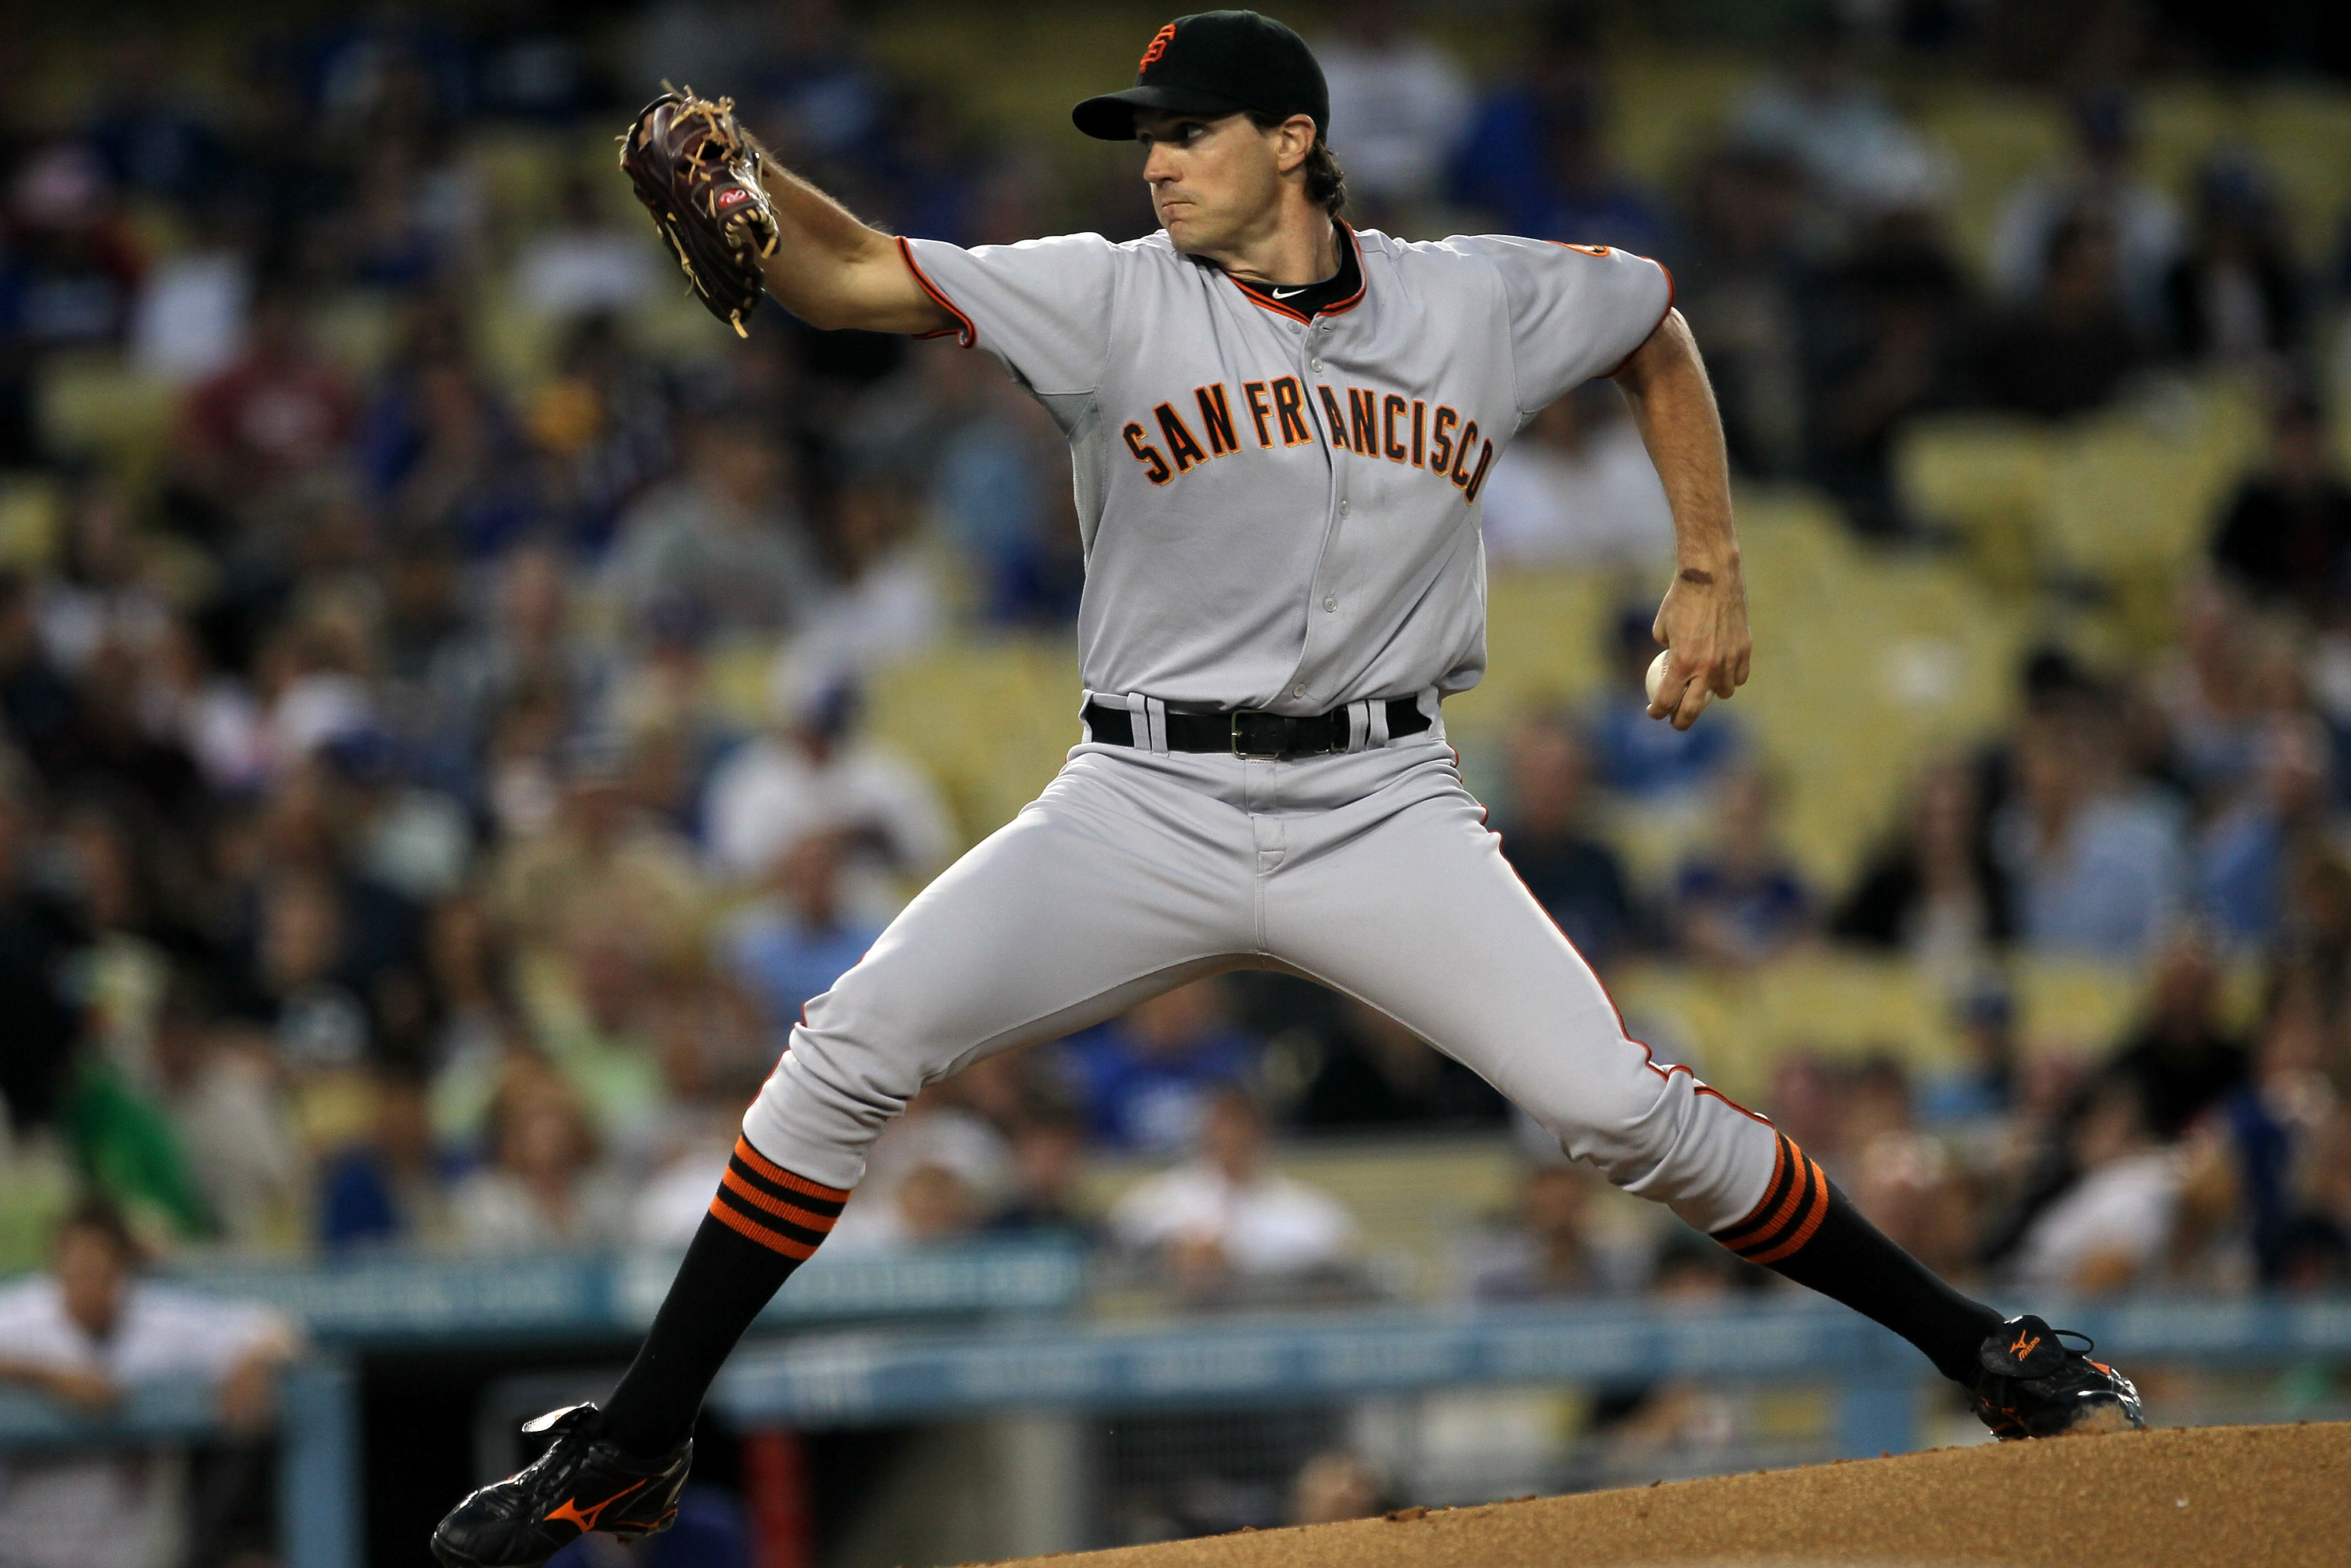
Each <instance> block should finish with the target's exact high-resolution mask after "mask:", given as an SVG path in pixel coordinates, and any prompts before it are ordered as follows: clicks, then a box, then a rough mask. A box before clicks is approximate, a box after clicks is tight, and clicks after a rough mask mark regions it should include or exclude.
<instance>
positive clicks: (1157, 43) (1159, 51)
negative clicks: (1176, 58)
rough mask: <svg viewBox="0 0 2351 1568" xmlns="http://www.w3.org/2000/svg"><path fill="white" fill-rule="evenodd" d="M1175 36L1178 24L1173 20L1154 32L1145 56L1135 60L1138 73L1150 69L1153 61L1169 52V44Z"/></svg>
mask: <svg viewBox="0 0 2351 1568" xmlns="http://www.w3.org/2000/svg"><path fill="white" fill-rule="evenodd" d="M1174 38H1175V23H1173V22H1170V23H1168V24H1167V26H1164V27H1162V28H1160V29H1159V31H1157V32H1156V33H1154V34H1153V35H1152V36H1151V47H1149V48H1147V49H1145V50H1144V51H1143V58H1142V59H1140V60H1138V61H1137V62H1135V67H1134V68H1135V71H1136V72H1137V74H1140V73H1142V72H1144V71H1146V70H1148V69H1150V68H1151V62H1152V61H1154V60H1155V59H1157V58H1158V57H1160V56H1162V55H1164V54H1165V53H1166V52H1167V46H1168V44H1169V42H1170V41H1171V40H1173V39H1174Z"/></svg>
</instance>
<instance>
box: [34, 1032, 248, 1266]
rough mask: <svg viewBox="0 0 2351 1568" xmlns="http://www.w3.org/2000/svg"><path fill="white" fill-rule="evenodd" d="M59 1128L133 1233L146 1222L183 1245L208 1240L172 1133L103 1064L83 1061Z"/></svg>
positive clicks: (91, 1058) (206, 1221) (158, 1112)
mask: <svg viewBox="0 0 2351 1568" xmlns="http://www.w3.org/2000/svg"><path fill="white" fill-rule="evenodd" d="M60 1120H61V1122H62V1124H63V1125H64V1126H65V1128H66V1130H67V1135H68V1137H69V1138H70V1139H71V1140H72V1143H73V1149H74V1155H75V1158H76V1159H77V1160H78V1162H79V1164H80V1166H81V1167H82V1169H83V1170H85V1171H86V1172H88V1173H89V1178H90V1180H91V1182H92V1183H94V1184H95V1185H96V1186H98V1188H99V1190H100V1191H102V1192H104V1193H105V1194H107V1196H109V1197H112V1198H113V1199H114V1200H115V1201H116V1202H118V1203H120V1204H121V1205H122V1206H123V1207H125V1208H127V1209H129V1210H130V1211H131V1218H132V1221H133V1223H134V1225H137V1224H138V1223H139V1222H141V1221H142V1220H148V1219H151V1218H152V1219H158V1220H161V1221H162V1222H163V1223H164V1224H166V1225H168V1226H169V1227H170V1228H171V1229H172V1230H173V1231H174V1232H176V1233H177V1234H179V1235H181V1236H183V1237H195V1236H204V1235H207V1234H209V1233H210V1232H211V1230H212V1228H213V1227H212V1223H211V1218H210V1216H209V1215H208V1214H207V1213H206V1212H205V1209H204V1198H203V1197H202V1196H201V1195H200V1194H199V1193H198V1192H197V1190H196V1184H195V1181H194V1178H193V1176H191V1175H190V1174H189V1171H188V1161H187V1156H186V1155H184V1154H183V1152H182V1150H181V1148H180V1138H179V1134H178V1133H177V1132H175V1131H174V1130H173V1128H172V1124H171V1122H170V1120H169V1119H168V1118H166V1117H165V1115H164V1114H163V1111H162V1107H160V1106H158V1105H156V1104H155V1103H153V1102H152V1101H150V1100H148V1099H147V1098H145V1097H144V1096H143V1095H141V1094H140V1093H139V1092H138V1091H137V1090H135V1089H133V1088H132V1087H131V1085H130V1084H129V1083H128V1082H124V1080H123V1078H122V1075H121V1073H120V1072H119V1071H116V1069H115V1068H114V1066H113V1065H112V1064H111V1063H110V1062H108V1061H105V1060H104V1059H103V1058H102V1057H99V1056H95V1055H91V1054H88V1053H85V1054H84V1055H83V1057H82V1059H81V1061H80V1063H79V1065H78V1067H77V1068H76V1069H75V1071H74V1081H73V1086H72V1088H71V1089H70V1090H68V1092H67V1095H66V1104H65V1114H64V1116H63V1117H62V1118H60Z"/></svg>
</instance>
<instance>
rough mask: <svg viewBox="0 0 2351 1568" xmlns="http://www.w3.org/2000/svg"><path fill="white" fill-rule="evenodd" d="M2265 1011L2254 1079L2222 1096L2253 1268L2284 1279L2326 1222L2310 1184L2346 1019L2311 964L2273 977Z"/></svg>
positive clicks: (2272, 1281)
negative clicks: (2334, 1011)
mask: <svg viewBox="0 0 2351 1568" xmlns="http://www.w3.org/2000/svg"><path fill="white" fill-rule="evenodd" d="M2266 1013H2267V1016H2266V1017H2265V1018H2264V1019H2263V1020H2262V1030H2261V1037H2260V1043H2259V1044H2258V1045H2257V1046H2256V1047H2255V1050H2254V1054H2253V1067H2252V1077H2251V1078H2250V1080H2249V1081H2248V1082H2246V1083H2244V1084H2243V1085H2242V1086H2241V1087H2240V1088H2238V1089H2236V1090H2235V1091H2233V1092H2231V1093H2230V1095H2229V1096H2228V1097H2227V1098H2226V1099H2225V1100H2223V1101H2222V1102H2221V1103H2220V1116H2219V1120H2220V1128H2221V1131H2222V1133H2223V1134H2224V1135H2225V1136H2226V1138H2227V1140H2228V1142H2229V1145H2230V1150H2231V1155H2232V1156H2233V1163H2234V1166H2235V1185H2236V1188H2237V1192H2238V1195H2239V1199H2240V1202H2241V1204H2242V1206H2243V1217H2244V1218H2245V1220H2246V1221H2247V1222H2248V1224H2249V1225H2250V1228H2251V1232H2252V1234H2251V1236H2250V1241H2251V1244H2252V1254H2253V1260H2254V1266H2255V1270H2256V1275H2257V1277H2258V1278H2259V1280H2260V1281H2261V1282H2262V1284H2264V1285H2277V1284H2280V1283H2283V1282H2285V1281H2288V1280H2289V1279H2291V1278H2292V1277H2293V1276H2294V1273H2295V1272H2296V1265H2297V1263H2298V1262H2299V1261H2301V1260H2300V1259H2299V1258H2298V1257H2297V1254H2298V1253H2302V1252H2304V1251H2306V1250H2307V1249H2310V1248H2311V1247H2312V1245H2313V1243H2314V1241H2316V1240H2318V1239H2319V1238H2318V1235H2317V1234H2316V1233H2322V1232H2324V1231H2325V1229H2327V1228H2328V1224H2327V1221H2326V1219H2325V1217H2324V1216H2323V1215H2321V1214H2319V1213H2317V1212H2315V1211H2314V1207H2313V1203H2312V1195H2311V1193H2310V1192H2309V1190H2308V1184H2309V1178H2310V1176H2311V1175H2312V1173H2313V1167H2314V1155H2316V1154H2317V1153H2318V1152H2319V1151H2320V1150H2321V1149H2322V1148H2323V1147H2324V1145H2325V1134H2326V1129H2327V1124H2328V1121H2329V1119H2330V1118H2331V1117H2332V1116H2333V1115H2334V1114H2335V1110H2336V1106H2337V1103H2338V1101H2339V1096H2338V1094H2337V1092H2336V1089H2335V1084H2334V1083H2333V1082H2330V1081H2329V1080H2328V1078H2327V1076H2326V1071H2325V1070H2326V1067H2327V1065H2328V1064H2329V1062H2330V1061H2338V1060H2339V1059H2340V1058H2341V1056H2342V1054H2343V1051H2342V1031H2343V1023H2342V1020H2341V1019H2339V1018H2335V1017H2332V1016H2330V1015H2329V1014H2328V1012H2327V1011H2326V1009H2325V1001H2324V998H2323V997H2322V995H2321V991H2320V988H2319V986H2318V985H2317V984H2316V983H2315V977H2314V976H2313V975H2311V974H2310V973H2309V972H2307V971H2304V970H2296V969H2287V970H2283V971H2281V972H2280V973H2278V974H2277V975H2275V976H2273V977H2272V979H2271V982H2270V994H2269V998H2268V1007H2267V1009H2266ZM2338 1245H2339V1243H2338Z"/></svg>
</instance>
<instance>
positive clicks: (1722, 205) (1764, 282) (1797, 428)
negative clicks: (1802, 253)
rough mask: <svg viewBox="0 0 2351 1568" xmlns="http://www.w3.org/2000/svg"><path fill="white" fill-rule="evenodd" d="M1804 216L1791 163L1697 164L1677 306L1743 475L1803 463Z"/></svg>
mask: <svg viewBox="0 0 2351 1568" xmlns="http://www.w3.org/2000/svg"><path fill="white" fill-rule="evenodd" d="M1802 211H1803V181H1802V174H1801V173H1800V172H1798V170H1797V169H1796V167H1795V165H1794V163H1793V162H1792V161H1791V160H1790V159H1788V158H1786V157H1784V156H1779V155H1775V154H1772V153H1770V152H1762V151H1761V150H1758V149H1750V148H1744V147H1738V146H1731V147H1725V148H1721V149H1718V150H1716V151H1714V152H1709V153H1708V154H1707V155H1706V156H1705V157H1703V158H1702V159H1701V160H1700V161H1699V163H1698V172H1697V174H1696V176H1695V178H1694V181H1693V186H1692V190H1691V193H1690V221H1691V229H1692V232H1691V241H1692V245H1693V247H1694V250H1695V253H1696V254H1695V256H1693V257H1692V260H1691V262H1690V264H1689V265H1687V266H1686V267H1681V268H1677V272H1676V278H1675V281H1676V283H1677V286H1678V287H1677V304H1678V308H1680V310H1681V312H1682V314H1683V315H1684V316H1685V317H1687V318H1688V319H1689V323H1690V329H1691V330H1692V331H1693V332H1695V333H1697V335H1698V340H1699V341H1700V342H1702V343H1704V344H1705V345H1706V369H1707V377H1708V380H1709V381H1711V382H1713V383H1714V394H1715V401H1716V402H1717V403H1718V404H1719V407H1720V409H1721V413H1722V431H1723V439H1724V442H1725V443H1726V444H1728V446H1729V453H1730V462H1731V466H1732V467H1733V469H1734V470H1736V471H1738V472H1740V473H1741V474H1756V475H1782V474H1787V473H1790V472H1792V471H1793V469H1794V468H1795V466H1796V464H1797V460H1798V456H1799V453H1798V444H1799V443H1800V441H1801V440H1802V435H1803V431H1802V423H1801V421H1802V407H1803V398H1802V392H1801V390H1800V381H1801V378H1802V366H1801V363H1800V361H1799V352H1798V350H1799V345H1800V341H1801V339H1802V332H1801V329H1800V325H1799V319H1798V313H1797V287H1796V284H1797V277H1798V275H1799V272H1800V264H1799V259H1798V251H1799V247H1798V245H1797V232H1796V231H1797V225H1798V220H1799V219H1800V218H1801V216H1802ZM1497 473H1498V476H1499V464H1498V465H1497ZM1492 483H1493V481H1492V480H1491V479H1489V480H1488V481H1487V484H1488V491H1487V496H1488V500H1487V508H1488V515H1489V517H1490V516H1491V515H1492V506H1493V502H1492Z"/></svg>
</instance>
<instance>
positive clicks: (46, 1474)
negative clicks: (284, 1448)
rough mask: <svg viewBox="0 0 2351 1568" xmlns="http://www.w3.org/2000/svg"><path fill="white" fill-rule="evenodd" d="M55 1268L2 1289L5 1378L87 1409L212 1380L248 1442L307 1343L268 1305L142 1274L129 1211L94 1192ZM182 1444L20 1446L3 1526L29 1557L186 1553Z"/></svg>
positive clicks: (1, 1483) (110, 1564) (126, 1560)
mask: <svg viewBox="0 0 2351 1568" xmlns="http://www.w3.org/2000/svg"><path fill="white" fill-rule="evenodd" d="M52 1259H53V1261H52V1264H51V1268H50V1271H49V1272H48V1273H47V1274H46V1275H43V1276H40V1277H38V1278H35V1279H30V1280H25V1281H19V1282H16V1283H15V1284H11V1285H9V1286H7V1287H5V1289H0V1380H5V1381H6V1382H11V1383H18V1384H23V1385H29V1386H31V1387H32V1388H34V1389H36V1390H37V1391H38V1392H40V1393H41V1394H42V1395H44V1396H47V1398H48V1399H49V1400H51V1401H52V1402H54V1403H56V1404H58V1405H61V1406H65V1407H66V1408H67V1409H68V1410H71V1411H74V1412H76V1413H78V1414H80V1415H84V1416H102V1415H104V1414H105V1413H107V1412H108V1411H110V1410H111V1409H113V1408H114V1407H115V1406H118V1405H119V1404H120V1403H121V1401H122V1399H123V1398H124V1396H126V1395H128V1394H131V1393H133V1392H135V1391H137V1390H139V1389H140V1388H141V1387H144V1386H149V1385H156V1384H162V1383H167V1382H174V1381H180V1380H201V1381H203V1382H204V1383H207V1384H209V1385H212V1386H213V1387H214V1388H215V1389H216V1390H217V1391H218V1398H219V1401H220V1410H221V1416H222V1418H223V1420H224V1421H225V1424H226V1425H227V1426H228V1427H229V1429H230V1431H231V1432H232V1433H233V1434H235V1435H237V1436H238V1437H243V1438H245V1439H246V1440H250V1439H251V1438H252V1437H256V1436H257V1435H259V1434H260V1433H261V1432H263V1431H264V1430H266V1427H268V1426H269V1424H270V1422H271V1420H272V1417H273V1415H274V1411H273V1401H274V1398H275V1385H276V1382H277V1371H278V1369H279V1367H281V1366H282V1365H283V1364H285V1363H286V1362H287V1360H289V1359H291V1357H292V1356H293V1355H294V1354H295V1352H296V1351H297V1349H298V1345H299V1340H298V1335H297V1333H296V1330H295V1328H294V1326H293V1325H292V1324H291V1323H289V1322H287V1321H286V1319H285V1318H283V1317H282V1316H280V1315H279V1314H278V1313H277V1312H275V1311H273V1310H271V1309H269V1308H267V1307H264V1306H261V1305H259V1304H257V1303H249V1302H244V1301H220V1300H215V1299H214V1298H211V1297H207V1296H201V1295H197V1294H195V1293H194V1292H193V1291H181V1290H177V1289H173V1288H171V1287H167V1286H160V1285H154V1284H151V1283H149V1282H147V1281H145V1280H142V1279H141V1278H140V1277H139V1275H138V1273H137V1265H138V1261H139V1258H138V1250H137V1248H136V1246H135V1244H134V1243H133V1242H132V1240H131V1233H130V1231H129V1229H128V1228H126V1227H125V1225H124V1223H123V1220H122V1217H121V1215H120V1213H119V1212H117V1211H116V1210H115V1209H114V1208H112V1207H110V1206H108V1205H106V1204H104V1203H102V1202H98V1201H89V1202H85V1203H83V1204H81V1205H80V1206H79V1207H76V1208H75V1209H74V1210H73V1212H72V1213H71V1214H70V1215H68V1217H67V1218H66V1221H65V1223H64V1224H63V1225H62V1226H60V1227H59V1228H58V1230H57V1239H56V1242H55V1249H54V1252H53V1254H52ZM180 1457H181V1456H180V1454H179V1453H178V1452H177V1451H176V1450H175V1449H174V1448H172V1446H170V1445H158V1446H154V1447H151V1448H145V1449H134V1450H131V1451H117V1452H106V1451H102V1450H99V1451H92V1452H89V1453H82V1452H70V1451H69V1452H65V1453H60V1454H56V1455H41V1456H35V1455H30V1454H15V1455H11V1456H10V1457H9V1458H8V1461H7V1465H6V1468H5V1473H0V1534H5V1539H6V1540H7V1542H8V1553H9V1559H10V1561H11V1562H12V1563H24V1564H26V1568H147V1565H148V1564H150V1563H155V1562H157V1561H175V1560H177V1555H178V1553H179V1552H184V1551H185V1550H187V1547H188V1544H189V1543H188V1542H187V1531H186V1523H185V1521H184V1519H183V1513H182V1509H181V1506H180V1503H181V1489H180V1488H179V1487H178V1486H177V1485H175V1484H173V1483H174V1481H175V1480H176V1479H177V1476H178V1465H177V1462H176V1461H178V1460H179V1459H180Z"/></svg>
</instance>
